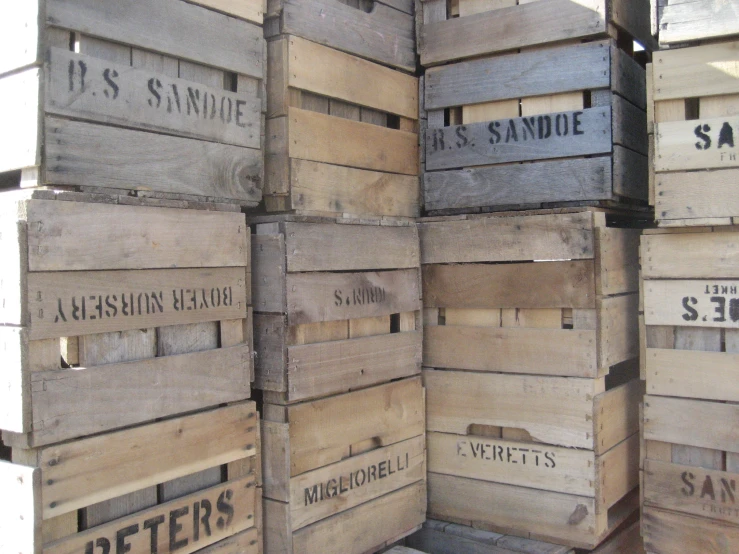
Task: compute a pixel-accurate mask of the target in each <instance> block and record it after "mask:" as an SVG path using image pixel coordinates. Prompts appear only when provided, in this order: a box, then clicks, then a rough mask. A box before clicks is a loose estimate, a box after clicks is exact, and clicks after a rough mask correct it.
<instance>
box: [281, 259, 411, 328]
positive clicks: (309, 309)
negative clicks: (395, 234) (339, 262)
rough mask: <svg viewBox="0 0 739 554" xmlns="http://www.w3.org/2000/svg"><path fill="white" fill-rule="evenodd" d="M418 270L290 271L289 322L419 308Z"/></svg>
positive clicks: (339, 318) (369, 315) (368, 315)
mask: <svg viewBox="0 0 739 554" xmlns="http://www.w3.org/2000/svg"><path fill="white" fill-rule="evenodd" d="M418 285H419V279H418V270H414V269H407V270H398V271H382V272H362V273H310V274H290V275H288V277H287V317H288V323H289V324H290V325H298V324H301V323H312V322H316V321H332V320H344V319H355V318H363V317H377V316H381V315H390V314H397V313H401V312H412V311H416V310H420V309H421V301H420V297H421V291H420V290H419V288H418Z"/></svg>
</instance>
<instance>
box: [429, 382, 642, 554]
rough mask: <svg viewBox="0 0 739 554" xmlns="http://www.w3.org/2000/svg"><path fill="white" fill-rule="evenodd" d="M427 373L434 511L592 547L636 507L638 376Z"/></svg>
mask: <svg viewBox="0 0 739 554" xmlns="http://www.w3.org/2000/svg"><path fill="white" fill-rule="evenodd" d="M423 375H424V384H425V386H426V389H427V432H428V449H429V453H428V456H429V462H428V463H429V477H428V479H429V516H430V517H434V518H436V519H441V520H444V521H452V522H456V523H462V524H465V525H474V526H476V527H483V528H487V529H490V530H493V531H496V532H506V533H510V534H515V535H521V534H524V536H527V537H530V538H535V539H538V540H544V541H550V542H557V543H560V544H566V545H570V546H576V547H580V548H594V547H595V546H597V545H598V544H599V543H600V542H601V541H602V540H603V539H605V537H606V536H607V535H608V534H610V533H611V532H612V531H613V530H614V529H615V528H616V527H618V526H619V525H620V524H621V523H622V522H623V521H624V520H625V519H626V518H627V517H628V516H630V515H631V514H632V513H633V512H634V511H635V510H636V509H637V508H638V504H639V495H638V490H637V486H638V481H639V435H638V430H639V425H638V404H639V402H641V395H642V390H643V385H642V384H641V382H640V381H639V380H638V378H636V376H633V377H632V376H631V375H630V374H628V373H627V374H625V375H622V376H619V378H618V379H614V380H613V382H611V380H610V379H608V380H606V379H580V378H572V377H570V378H565V377H548V376H546V377H545V376H537V375H506V374H501V373H471V372H464V371H449V370H435V369H428V370H424V374H423Z"/></svg>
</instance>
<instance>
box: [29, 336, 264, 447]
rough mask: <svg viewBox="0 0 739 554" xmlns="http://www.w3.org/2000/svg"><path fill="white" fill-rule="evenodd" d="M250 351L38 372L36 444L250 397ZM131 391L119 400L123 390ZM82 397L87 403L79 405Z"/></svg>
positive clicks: (35, 385) (238, 349) (226, 350)
mask: <svg viewBox="0 0 739 554" xmlns="http://www.w3.org/2000/svg"><path fill="white" fill-rule="evenodd" d="M250 358H251V353H250V351H249V349H248V347H246V346H236V347H232V348H223V349H216V350H211V351H206V352H200V353H192V354H184V355H181V356H166V357H159V358H151V359H149V360H141V361H138V362H129V363H123V364H108V365H105V366H99V367H93V368H89V369H75V370H59V371H55V372H39V373H34V374H33V375H32V378H31V388H32V391H33V392H32V402H33V408H34V427H33V428H34V444H35V445H36V446H41V445H45V444H51V443H54V442H60V441H62V440H65V439H69V438H73V437H79V436H84V435H90V434H94V433H100V432H103V431H110V430H112V429H116V428H120V427H124V426H126V425H132V424H135V423H142V422H146V421H152V420H154V419H156V418H159V417H164V416H171V415H174V414H177V413H185V412H188V411H193V410H197V409H202V408H206V407H210V406H216V405H218V404H222V403H226V402H234V401H237V400H244V399H246V398H248V397H249V388H250V387H249V372H248V371H247V368H248V367H249V363H250ZM124 390H125V391H129V393H130V394H129V395H126V399H125V400H123V399H119V400H118V401H117V402H116V401H115V399H116V397H118V396H119V394H117V393H120V391H124ZM80 395H83V396H84V398H85V402H84V403H82V404H80V401H79V399H80Z"/></svg>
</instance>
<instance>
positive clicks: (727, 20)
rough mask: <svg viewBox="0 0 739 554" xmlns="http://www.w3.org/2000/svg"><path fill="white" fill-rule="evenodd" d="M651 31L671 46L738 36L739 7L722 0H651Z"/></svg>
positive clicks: (663, 42) (665, 46) (666, 45)
mask: <svg viewBox="0 0 739 554" xmlns="http://www.w3.org/2000/svg"><path fill="white" fill-rule="evenodd" d="M651 3H652V13H651V19H652V34H653V35H654V36H655V37H656V38H658V39H659V43H660V47H662V48H674V47H680V46H684V45H685V44H693V45H694V44H696V43H698V42H703V41H705V40H715V39H721V38H726V37H728V36H731V35H739V7H737V5H736V4H735V3H734V2H724V1H722V0H651Z"/></svg>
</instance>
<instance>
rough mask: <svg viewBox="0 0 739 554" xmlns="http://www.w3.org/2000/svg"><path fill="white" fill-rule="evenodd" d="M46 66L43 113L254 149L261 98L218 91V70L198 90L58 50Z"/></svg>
mask: <svg viewBox="0 0 739 554" xmlns="http://www.w3.org/2000/svg"><path fill="white" fill-rule="evenodd" d="M129 57H130V54H129ZM183 63H184V62H183ZM47 67H48V74H47V76H46V77H47V78H46V87H47V88H46V106H45V107H46V110H47V112H48V113H53V114H57V115H62V116H68V117H74V118H79V119H88V120H92V121H96V122H99V123H105V124H109V125H121V126H124V127H133V128H137V129H144V130H147V129H148V130H157V131H160V132H165V133H173V134H178V135H182V136H188V137H192V138H201V139H205V140H213V141H216V142H222V143H226V144H235V145H238V146H245V147H248V148H260V145H261V140H260V111H261V99H259V98H256V96H248V95H247V94H245V93H232V92H228V91H225V90H223V77H222V75H223V72H222V71H218V72H217V73H218V74H219V75H220V79H219V81H220V83H214V84H212V85H211V86H204V85H199V84H197V83H195V82H193V80H195V81H197V79H194V78H193V77H191V76H188V77H186V79H189V80H185V78H183V79H172V78H170V79H164V77H163V76H160V77H152V75H151V72H150V71H145V70H142V69H136V68H133V67H130V65H129V64H126V65H123V64H120V63H111V62H106V61H103V60H100V59H98V58H94V57H92V56H83V55H80V54H75V53H73V52H69V51H64V50H61V49H58V48H52V49H51V51H50V54H49V60H48V66H47ZM70 67H73V68H75V69H74V71H73V73H72V75H71V76H70V72H69V68H70ZM83 67H84V71H85V73H84V77H83V76H82V74H81V68H83ZM105 76H107V79H106V78H105ZM183 77H184V75H183ZM83 83H84V86H83Z"/></svg>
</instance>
